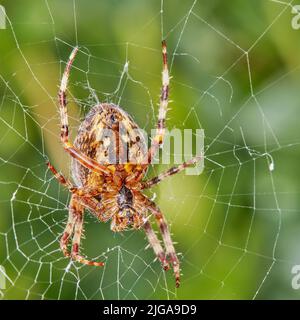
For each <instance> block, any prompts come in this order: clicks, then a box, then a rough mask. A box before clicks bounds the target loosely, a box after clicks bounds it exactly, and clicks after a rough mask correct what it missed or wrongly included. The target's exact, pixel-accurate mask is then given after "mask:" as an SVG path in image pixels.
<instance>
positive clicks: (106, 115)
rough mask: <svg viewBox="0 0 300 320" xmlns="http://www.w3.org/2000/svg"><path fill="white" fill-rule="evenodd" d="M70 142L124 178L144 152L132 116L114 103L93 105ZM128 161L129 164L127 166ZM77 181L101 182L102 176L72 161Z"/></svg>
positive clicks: (142, 143) (143, 140) (83, 183)
mask: <svg viewBox="0 0 300 320" xmlns="http://www.w3.org/2000/svg"><path fill="white" fill-rule="evenodd" d="M74 145H75V147H76V148H78V149H79V150H80V151H82V152H83V153H84V154H85V155H87V156H88V157H89V158H91V159H93V160H96V161H97V162H98V163H100V164H104V165H107V166H114V171H118V172H120V173H122V176H124V178H125V177H126V176H128V175H130V174H132V172H134V171H135V167H136V165H138V164H141V163H142V162H143V160H144V159H145V156H146V154H147V143H146V140H145V137H144V135H143V133H142V131H141V129H140V128H139V127H138V125H137V124H136V123H135V122H134V121H133V119H132V118H131V117H130V116H129V115H128V114H127V113H126V112H125V111H123V110H122V109H121V108H120V107H119V106H117V105H114V104H108V103H103V104H99V105H95V106H94V107H93V108H92V109H91V110H90V112H89V113H88V114H87V115H86V117H85V119H84V120H83V122H82V123H81V125H80V127H79V130H78V133H77V136H76V138H75V141H74ZM128 164H131V165H130V166H128ZM72 169H73V170H72V173H73V178H74V180H75V181H76V183H77V185H81V186H87V185H90V184H93V185H98V184H103V177H101V175H99V174H98V173H94V172H92V171H90V170H89V169H87V168H85V167H84V166H82V165H81V164H80V163H79V162H78V161H77V160H76V159H73V161H72Z"/></svg>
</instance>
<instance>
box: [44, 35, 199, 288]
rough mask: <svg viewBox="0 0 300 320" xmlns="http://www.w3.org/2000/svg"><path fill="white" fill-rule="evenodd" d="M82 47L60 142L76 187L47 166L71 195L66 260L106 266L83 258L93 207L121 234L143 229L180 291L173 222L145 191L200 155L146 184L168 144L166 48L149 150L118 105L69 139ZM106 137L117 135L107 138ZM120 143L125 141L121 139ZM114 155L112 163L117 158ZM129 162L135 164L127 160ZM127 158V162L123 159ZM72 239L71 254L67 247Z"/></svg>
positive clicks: (90, 118)
mask: <svg viewBox="0 0 300 320" xmlns="http://www.w3.org/2000/svg"><path fill="white" fill-rule="evenodd" d="M77 51H78V47H75V48H74V49H73V51H72V53H71V55H70V57H69V60H68V62H67V65H66V68H65V71H64V74H63V77H62V80H61V85H60V90H59V94H58V97H59V105H60V118H61V141H62V144H63V147H64V150H65V151H66V152H67V153H69V154H70V155H71V157H72V170H71V171H72V176H73V180H74V182H75V184H72V183H71V182H70V181H69V180H67V179H66V178H65V177H64V176H63V175H61V174H60V173H58V172H57V171H56V169H55V168H54V167H53V166H52V165H51V164H50V163H49V162H48V167H49V169H50V170H51V171H52V172H53V174H54V175H55V177H56V178H57V180H58V181H59V182H60V183H62V184H63V185H64V186H65V187H67V188H68V189H69V191H70V192H71V194H72V196H71V200H70V205H69V217H68V222H67V224H66V227H65V230H64V232H63V235H62V237H61V240H60V247H61V250H62V251H63V253H64V255H65V256H66V257H70V258H72V259H73V260H75V261H78V262H80V263H83V264H87V265H91V266H103V265H104V263H103V262H94V261H90V260H88V259H86V258H84V257H82V256H81V255H80V254H79V247H80V240H81V235H82V230H83V215H84V210H85V209H88V210H89V211H90V212H91V213H92V214H93V215H94V216H95V217H96V218H97V219H98V220H100V221H103V222H106V221H109V220H110V221H111V230H112V231H114V232H119V231H123V230H126V229H128V228H130V227H131V228H134V229H143V230H144V231H145V233H146V236H147V238H148V241H149V244H150V245H151V247H152V248H153V250H154V253H155V254H156V256H157V258H158V259H159V261H160V262H161V264H162V266H163V268H164V269H165V270H168V269H169V264H171V265H172V267H173V271H174V276H175V281H176V287H179V284H180V265H179V260H178V258H177V255H176V251H175V248H174V245H173V242H172V239H171V236H170V232H169V228H168V224H167V222H166V219H165V217H164V215H163V214H162V212H161V211H160V209H159V207H158V206H157V205H156V204H155V203H154V202H153V201H151V200H150V199H149V198H148V197H147V196H146V195H144V194H143V193H142V190H144V189H147V188H150V187H152V186H153V185H156V184H157V183H159V182H160V181H161V180H163V179H164V178H166V177H168V176H170V175H173V174H175V173H178V172H180V171H182V170H184V169H185V168H186V167H187V166H191V165H193V164H195V163H196V162H197V161H198V160H199V159H200V156H198V157H195V158H193V159H191V160H189V161H187V162H184V163H183V164H181V165H179V166H177V167H173V168H171V169H169V170H167V171H166V172H163V173H161V174H160V175H158V176H157V177H154V178H152V179H150V180H147V181H145V180H144V178H145V174H146V171H147V168H148V167H149V164H150V163H151V160H152V159H153V157H154V156H155V155H156V153H157V151H158V149H159V147H160V146H161V144H162V143H163V138H164V134H165V118H166V113H167V108H168V96H169V72H168V65H167V52H166V44H165V42H164V41H163V43H162V55H163V72H162V92H161V98H160V107H159V116H158V123H157V128H156V135H155V137H154V139H153V140H152V143H151V146H150V148H149V149H148V150H147V144H146V141H145V139H144V137H143V135H142V134H140V132H139V127H138V126H137V124H136V123H135V122H134V121H133V120H132V119H131V117H130V116H129V115H128V114H127V113H126V112H125V111H123V110H122V109H121V108H120V107H119V106H116V105H114V104H110V103H103V104H98V105H95V106H94V107H93V108H92V109H91V110H90V112H89V113H88V114H87V116H86V117H85V119H84V121H83V122H82V123H81V125H80V127H79V130H78V134H77V136H76V138H75V141H74V144H72V143H71V142H70V141H69V126H68V114H67V107H66V106H67V101H66V90H67V83H68V79H69V73H70V69H71V66H72V63H73V61H74V59H75V56H76V53H77ZM107 133H112V136H113V139H111V138H112V137H108V135H107ZM120 139H121V141H120ZM112 157H113V159H112ZM126 159H129V160H130V161H128V162H126ZM123 160H125V161H123ZM149 213H150V214H152V215H153V216H154V218H155V220H156V222H157V224H158V227H159V230H160V232H161V235H162V239H163V242H164V247H165V249H163V247H162V245H161V243H160V241H159V239H158V237H157V236H156V233H155V232H154V230H153V229H152V226H151V223H150V221H149V217H150V215H149ZM71 237H72V246H71V250H70V251H69V250H68V243H69V240H70V238H71Z"/></svg>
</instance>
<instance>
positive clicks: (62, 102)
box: [58, 47, 111, 174]
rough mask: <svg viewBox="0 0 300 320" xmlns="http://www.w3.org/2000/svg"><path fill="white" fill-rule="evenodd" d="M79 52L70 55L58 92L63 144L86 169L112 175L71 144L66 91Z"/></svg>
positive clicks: (76, 49)
mask: <svg viewBox="0 0 300 320" xmlns="http://www.w3.org/2000/svg"><path fill="white" fill-rule="evenodd" d="M77 52H78V47H75V48H74V49H73V51H72V52H71V54H70V57H69V60H68V62H67V65H66V68H65V71H64V74H63V77H62V79H61V84H60V88H59V92H58V100H59V106H60V119H61V134H60V138H61V141H62V143H63V146H64V149H65V151H66V152H68V153H69V154H70V155H71V156H72V157H73V158H75V159H76V160H77V161H78V162H80V164H82V165H83V166H84V167H86V168H88V169H90V170H93V171H95V172H98V173H104V174H111V171H110V170H109V169H107V167H105V166H103V165H101V164H99V163H97V162H96V161H94V160H92V159H90V158H89V157H87V156H86V155H85V154H84V153H82V152H81V151H80V150H78V149H77V148H76V147H74V145H73V144H72V143H71V142H69V123H68V112H67V94H66V90H67V85H68V80H69V75H70V70H71V67H72V64H73V61H74V59H75V56H76V53H77Z"/></svg>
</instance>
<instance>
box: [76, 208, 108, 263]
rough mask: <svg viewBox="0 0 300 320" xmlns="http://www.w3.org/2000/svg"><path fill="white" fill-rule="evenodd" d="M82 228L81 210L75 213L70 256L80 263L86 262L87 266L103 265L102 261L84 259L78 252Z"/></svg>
mask: <svg viewBox="0 0 300 320" xmlns="http://www.w3.org/2000/svg"><path fill="white" fill-rule="evenodd" d="M82 230H83V210H82V212H81V213H80V214H77V216H76V222H75V227H74V236H73V241H72V251H71V257H72V259H73V260H75V261H77V262H80V263H82V264H86V265H89V266H95V267H103V266H104V262H94V261H90V260H87V259H85V258H84V257H82V256H81V255H80V254H79V247H80V240H81V235H82Z"/></svg>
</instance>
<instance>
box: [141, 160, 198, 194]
mask: <svg viewBox="0 0 300 320" xmlns="http://www.w3.org/2000/svg"><path fill="white" fill-rule="evenodd" d="M201 159H202V156H196V157H194V158H192V159H190V160H188V161H186V162H183V163H182V164H179V165H178V166H174V167H172V168H170V169H168V170H167V171H165V172H162V173H160V174H159V175H158V176H156V177H154V178H151V179H150V180H148V181H144V182H142V183H141V189H148V188H151V187H153V186H154V185H156V184H158V183H160V182H161V181H163V180H164V179H166V178H168V177H170V176H172V175H174V174H176V173H179V172H181V171H183V170H184V169H185V168H187V167H191V166H193V165H194V164H195V163H197V162H198V161H200V160H201Z"/></svg>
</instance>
